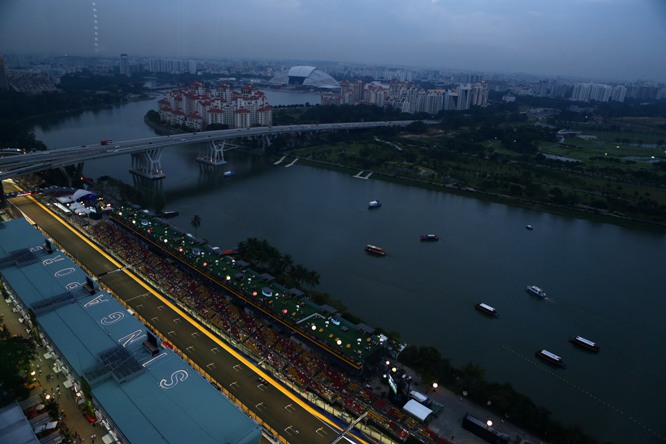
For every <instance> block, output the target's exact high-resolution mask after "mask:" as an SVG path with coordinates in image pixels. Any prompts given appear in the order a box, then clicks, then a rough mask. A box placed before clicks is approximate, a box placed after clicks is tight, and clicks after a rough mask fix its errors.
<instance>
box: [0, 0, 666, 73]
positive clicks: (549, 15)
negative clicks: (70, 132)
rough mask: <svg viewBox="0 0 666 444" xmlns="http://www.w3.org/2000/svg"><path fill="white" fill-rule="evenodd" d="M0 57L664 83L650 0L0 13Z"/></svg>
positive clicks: (31, 5) (145, 5) (661, 31)
mask: <svg viewBox="0 0 666 444" xmlns="http://www.w3.org/2000/svg"><path fill="white" fill-rule="evenodd" d="M0 42H1V43H0V52H2V53H4V54H11V53H28V54H38V53H42V54H43V53H52V54H58V53H59V54H70V55H98V56H109V57H112V56H116V57H117V56H119V55H120V54H121V53H127V54H129V56H130V57H133V56H136V57H138V56H158V57H177V58H212V59H215V58H217V59H224V58H244V59H273V60H277V59H291V60H328V61H336V62H341V63H358V64H368V65H373V64H374V65H388V66H391V65H392V66H411V67H414V68H434V69H449V70H470V71H477V72H493V71H494V72H504V73H527V74H534V75H540V76H569V77H575V78H579V79H581V80H594V79H596V80H608V81H634V80H639V79H641V80H653V81H661V82H664V81H666V59H665V58H663V57H659V56H658V54H656V53H655V50H657V48H660V47H661V46H662V45H663V43H666V3H664V2H661V1H659V0H633V1H632V0H562V1H561V2H556V3H551V2H526V1H524V0H506V1H503V2H499V3H498V2H495V1H491V0H468V1H465V2H463V1H458V0H414V1H411V2H398V1H394V0H384V1H379V0H362V1H358V2H354V3H353V4H351V3H349V2H341V1H339V2H322V1H310V2H300V1H297V0H293V1H292V0H290V1H282V2H274V1H270V0H250V1H247V2H240V4H219V3H217V2H213V1H211V0H199V1H197V2H194V3H192V2H189V3H188V2H185V1H170V2H160V3H158V2H155V1H153V0H149V1H146V2H141V3H138V4H136V3H131V2H129V1H128V0H120V1H117V2H113V3H107V2H103V1H96V2H94V1H93V2H82V1H80V0H62V1H60V2H58V3H57V4H56V3H49V2H40V1H38V0H23V1H16V0H10V1H6V2H2V4H1V5H0Z"/></svg>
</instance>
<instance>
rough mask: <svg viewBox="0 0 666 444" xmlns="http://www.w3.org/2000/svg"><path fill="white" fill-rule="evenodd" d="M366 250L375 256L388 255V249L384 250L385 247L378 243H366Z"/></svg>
mask: <svg viewBox="0 0 666 444" xmlns="http://www.w3.org/2000/svg"><path fill="white" fill-rule="evenodd" d="M365 252H366V253H368V254H372V255H374V256H386V251H384V249H383V248H380V247H378V246H376V245H370V244H368V245H366V246H365Z"/></svg>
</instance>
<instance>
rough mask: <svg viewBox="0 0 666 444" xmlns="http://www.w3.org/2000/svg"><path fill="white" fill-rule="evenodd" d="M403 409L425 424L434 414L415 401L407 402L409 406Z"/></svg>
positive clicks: (406, 405)
mask: <svg viewBox="0 0 666 444" xmlns="http://www.w3.org/2000/svg"><path fill="white" fill-rule="evenodd" d="M402 409H403V410H404V411H406V412H407V413H409V414H410V415H412V416H413V417H415V418H416V419H418V420H419V421H421V422H425V421H426V420H427V419H428V416H430V415H431V414H432V410H430V409H429V408H428V407H426V406H424V405H423V404H421V403H420V402H417V401H415V400H413V399H410V400H409V401H407V404H405V405H404V406H403V407H402Z"/></svg>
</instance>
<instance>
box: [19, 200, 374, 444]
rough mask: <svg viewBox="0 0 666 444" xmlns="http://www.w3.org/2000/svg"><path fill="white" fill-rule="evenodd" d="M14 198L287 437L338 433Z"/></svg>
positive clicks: (49, 217) (310, 438)
mask: <svg viewBox="0 0 666 444" xmlns="http://www.w3.org/2000/svg"><path fill="white" fill-rule="evenodd" d="M12 204H13V205H14V206H15V207H16V208H17V209H19V210H20V211H22V212H23V213H24V214H25V215H26V216H27V217H28V218H29V219H31V220H32V221H33V222H34V223H36V224H38V226H39V227H40V228H41V229H42V230H43V231H45V232H46V233H48V235H49V236H50V237H51V238H52V239H54V240H55V241H56V242H57V243H58V244H59V245H61V246H64V247H65V248H66V249H67V251H69V253H70V254H71V256H73V257H74V258H75V259H76V260H77V261H78V262H79V263H80V264H81V265H82V266H83V267H84V269H86V270H87V271H88V272H89V273H90V274H91V275H93V276H99V275H100V274H101V275H102V277H101V278H100V279H99V282H100V283H101V284H103V285H104V286H106V287H107V288H108V289H109V290H110V291H111V292H112V293H113V294H114V295H115V296H116V297H117V298H118V299H119V300H121V301H122V302H123V303H124V304H126V305H127V306H128V307H129V308H131V309H132V310H133V311H134V312H135V313H136V314H137V315H139V316H140V317H141V318H143V319H144V321H145V322H146V323H147V324H149V325H150V326H151V327H152V328H153V329H154V330H156V331H158V332H160V333H161V334H162V335H163V336H165V337H166V338H168V341H169V342H171V343H172V344H173V345H174V346H175V348H176V349H177V350H179V351H181V352H182V353H183V354H185V355H186V356H187V358H189V359H190V360H191V361H192V362H191V363H193V365H194V366H195V367H196V366H198V367H199V368H200V369H203V371H205V372H206V373H207V374H208V375H209V376H210V377H211V378H212V379H213V380H214V381H216V382H217V383H218V384H219V385H220V386H221V387H223V388H224V389H225V390H226V391H228V392H229V393H230V394H231V395H232V396H233V397H235V398H237V400H238V402H240V403H241V404H242V405H244V406H245V407H246V408H247V410H249V411H251V412H253V413H254V414H255V415H256V416H258V417H260V418H261V420H262V421H263V422H264V423H265V424H267V425H268V426H270V428H272V429H273V430H274V431H276V432H277V433H278V434H279V435H280V436H282V437H283V438H284V439H285V440H286V441H287V442H290V443H294V444H297V443H313V444H316V443H329V442H331V441H332V440H333V439H335V437H336V436H338V434H339V431H340V430H341V427H338V426H335V425H333V423H332V422H331V421H330V420H329V419H327V418H326V417H325V416H324V415H322V414H321V413H319V412H318V411H316V410H315V409H314V408H312V407H311V406H310V405H309V404H308V403H307V402H304V401H303V400H302V399H300V398H299V397H297V396H296V395H294V394H293V393H292V392H290V391H289V390H287V389H286V388H285V387H284V386H283V385H282V384H281V383H280V382H279V381H276V380H275V379H273V378H272V377H271V376H269V375H267V374H265V373H263V371H262V370H261V369H259V368H257V367H256V366H254V365H253V364H252V363H251V362H249V361H248V360H247V359H245V358H244V357H243V356H241V355H240V354H238V353H237V352H235V351H234V350H233V349H232V348H231V347H229V345H227V344H226V343H224V342H223V341H222V340H221V339H219V338H218V337H217V336H215V335H213V334H212V333H210V332H209V331H208V330H207V329H206V328H205V327H204V326H202V325H201V324H199V323H198V322H197V321H196V320H194V319H193V318H192V317H191V316H189V315H188V314H187V313H185V312H184V311H182V310H181V309H180V308H178V307H177V306H175V305H174V304H172V303H171V302H170V301H169V300H168V299H167V298H166V297H164V296H162V295H161V294H159V293H158V292H157V291H155V290H154V289H152V288H150V287H149V286H148V284H146V283H145V282H143V281H142V280H141V279H139V278H138V277H137V276H136V275H134V274H133V273H132V272H131V271H129V270H128V269H126V268H123V269H122V270H120V271H117V272H113V273H109V272H112V271H115V270H118V269H119V268H122V267H123V264H120V263H118V262H117V261H116V260H114V259H113V258H112V257H110V256H109V255H107V254H106V253H105V252H104V251H103V250H102V249H101V248H100V247H98V246H96V245H94V244H93V243H92V242H91V241H89V240H88V239H86V238H85V237H83V236H82V235H81V234H80V233H79V232H78V231H76V230H75V229H74V228H72V227H70V226H69V225H68V224H66V223H64V222H63V221H62V220H61V219H60V218H59V217H57V216H56V215H55V214H54V213H52V212H51V211H50V210H49V209H48V208H47V207H45V206H43V205H42V204H41V203H39V202H37V201H36V200H35V199H34V198H33V197H31V196H25V197H17V198H14V199H12ZM260 378H263V380H264V382H261V381H260ZM342 428H344V427H342ZM359 442H365V441H363V440H359Z"/></svg>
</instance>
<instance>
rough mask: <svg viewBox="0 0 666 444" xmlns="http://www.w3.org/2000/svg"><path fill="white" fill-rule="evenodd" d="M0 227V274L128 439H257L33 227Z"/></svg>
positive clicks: (242, 443) (222, 400)
mask: <svg viewBox="0 0 666 444" xmlns="http://www.w3.org/2000/svg"><path fill="white" fill-rule="evenodd" d="M2 225H3V227H2V229H0V273H1V274H2V275H3V277H4V278H5V280H6V282H7V283H8V284H9V286H10V287H11V289H12V290H13V291H14V293H15V294H16V295H17V296H18V298H19V299H20V302H21V303H22V304H23V305H24V306H25V307H26V308H31V309H33V311H35V314H36V319H37V324H38V325H39V327H40V330H41V332H43V334H44V335H45V336H46V337H48V339H49V340H50V342H51V344H52V345H53V348H54V349H55V350H57V351H58V352H59V355H60V357H59V359H60V358H62V359H64V361H65V363H66V364H67V365H66V366H65V371H66V372H69V371H73V374H72V375H71V377H73V379H80V378H81V376H82V375H86V379H87V380H88V381H89V383H90V386H91V391H92V394H93V396H94V398H95V400H96V401H97V403H98V404H99V406H100V407H101V409H102V410H103V411H104V412H105V413H106V415H108V418H109V419H110V420H111V421H110V422H112V423H113V424H115V425H116V426H117V427H118V429H119V430H120V431H121V433H122V434H123V435H124V436H125V437H126V438H127V440H128V441H129V442H150V443H176V442H197V443H211V444H212V443H217V442H220V439H221V437H224V439H225V442H230V443H236V444H250V443H258V442H259V439H260V436H261V429H260V428H259V426H258V425H257V424H256V423H255V422H254V421H252V420H251V419H250V418H248V417H247V416H245V415H244V414H243V413H242V412H241V411H240V410H239V409H238V408H237V407H236V406H235V405H234V404H233V403H232V402H231V401H229V399H227V398H226V397H225V396H224V395H223V394H221V393H220V392H218V391H217V390H216V389H215V388H214V387H213V386H212V385H211V384H210V383H209V382H208V381H206V380H205V379H204V378H203V377H202V376H201V375H200V374H199V373H198V372H196V371H195V370H194V369H193V368H192V367H190V366H189V365H188V364H187V363H186V362H185V361H183V360H182V359H181V358H180V357H179V356H178V355H176V354H175V353H174V352H173V351H171V350H170V349H168V348H166V347H162V346H161V344H158V351H159V355H158V357H157V356H153V355H152V354H151V352H150V351H149V350H148V348H146V347H145V346H144V345H143V344H144V341H145V340H146V338H147V337H148V333H147V330H148V329H147V327H146V326H145V325H143V324H142V323H141V322H140V321H139V320H138V319H136V318H135V317H134V316H133V314H132V313H131V312H130V311H128V310H126V309H125V308H124V307H123V306H122V305H121V304H120V303H119V302H118V301H117V300H116V299H114V298H113V297H112V296H111V295H109V294H108V293H106V292H105V291H102V290H99V289H98V288H95V290H96V291H94V292H92V294H91V292H88V291H86V290H84V288H83V286H84V284H85V283H86V282H87V276H86V274H85V273H84V272H83V271H82V270H81V269H80V268H79V267H78V266H77V265H76V264H74V262H72V261H71V260H70V259H69V258H68V257H67V256H65V254H63V253H62V252H60V251H58V250H54V251H53V253H51V254H48V253H47V252H46V251H45V250H44V249H43V248H41V246H42V245H44V242H45V240H44V237H43V236H42V235H41V233H40V232H39V231H37V230H36V229H34V228H33V227H32V226H30V225H29V224H28V222H26V221H25V220H23V219H17V220H13V221H8V222H4V223H2ZM95 287H96V285H95ZM56 362H58V361H56ZM62 364H63V363H62V361H61V362H60V363H59V364H58V365H61V366H62ZM176 380H177V383H175V384H174V383H173V382H174V381H176ZM74 382H75V381H74Z"/></svg>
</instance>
